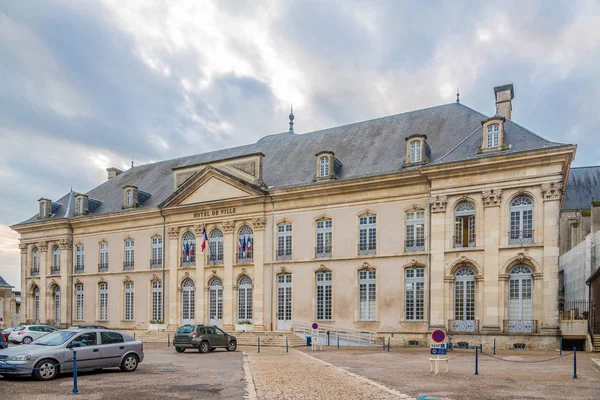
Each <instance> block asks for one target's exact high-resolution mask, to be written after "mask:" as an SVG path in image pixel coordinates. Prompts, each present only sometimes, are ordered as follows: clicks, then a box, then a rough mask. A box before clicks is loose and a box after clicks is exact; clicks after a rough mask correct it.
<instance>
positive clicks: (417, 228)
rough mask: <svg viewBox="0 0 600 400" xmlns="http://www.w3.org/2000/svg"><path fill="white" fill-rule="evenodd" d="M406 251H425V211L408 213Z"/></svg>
mask: <svg viewBox="0 0 600 400" xmlns="http://www.w3.org/2000/svg"><path fill="white" fill-rule="evenodd" d="M404 251H406V252H413V251H425V211H423V210H416V211H409V212H407V213H406V239H405V244H404Z"/></svg>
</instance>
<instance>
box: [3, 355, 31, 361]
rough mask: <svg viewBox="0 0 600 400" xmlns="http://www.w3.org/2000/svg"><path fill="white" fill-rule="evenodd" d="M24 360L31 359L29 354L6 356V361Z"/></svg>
mask: <svg viewBox="0 0 600 400" xmlns="http://www.w3.org/2000/svg"><path fill="white" fill-rule="evenodd" d="M26 360H31V356H30V355H26V354H23V355H19V356H12V357H9V358H8V361H26Z"/></svg>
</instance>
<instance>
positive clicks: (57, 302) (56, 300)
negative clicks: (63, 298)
mask: <svg viewBox="0 0 600 400" xmlns="http://www.w3.org/2000/svg"><path fill="white" fill-rule="evenodd" d="M53 295H54V325H55V326H57V327H59V326H60V287H58V286H56V287H55V288H54V293H53Z"/></svg>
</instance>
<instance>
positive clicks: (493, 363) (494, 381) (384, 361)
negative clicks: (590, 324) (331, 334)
mask: <svg viewBox="0 0 600 400" xmlns="http://www.w3.org/2000/svg"><path fill="white" fill-rule="evenodd" d="M301 351H303V352H305V353H307V354H310V355H311V356H315V357H317V358H319V359H321V360H324V361H327V362H329V363H331V364H333V365H335V366H338V367H341V368H343V369H344V370H347V371H350V372H353V373H355V374H357V375H361V376H365V377H367V378H370V379H372V380H374V381H377V382H379V383H381V384H383V385H385V386H387V387H389V388H392V389H395V390H397V391H399V392H401V393H406V394H408V395H410V396H413V397H420V396H422V395H424V394H426V395H427V397H434V398H452V399H466V400H469V399H473V400H475V399H574V398H576V399H600V366H599V365H598V364H596V363H595V362H594V361H593V360H592V358H599V357H598V354H594V353H583V352H581V353H577V376H578V379H573V355H572V352H569V353H567V352H564V357H563V358H560V359H557V360H554V361H549V362H543V363H528V364H525V363H516V362H506V361H500V360H496V359H493V358H491V357H488V356H481V355H480V358H479V375H478V376H475V375H474V370H475V354H474V350H456V351H453V352H451V353H450V354H449V355H448V358H449V372H448V373H447V374H446V373H444V372H442V373H441V374H440V375H437V376H436V375H434V374H431V373H430V372H429V361H428V358H429V357H430V355H429V349H395V350H394V349H392V351H391V352H389V353H388V352H384V351H381V350H377V349H341V350H338V349H336V348H326V347H324V348H323V351H322V352H317V351H315V352H311V351H310V350H309V349H308V350H307V349H304V348H303V349H302V350H301ZM558 355H559V354H558V353H557V352H519V351H506V352H502V353H498V354H497V355H496V356H497V357H500V358H503V359H507V360H511V361H535V360H545V359H549V358H553V357H557V356H558ZM444 368H445V367H441V368H440V370H441V371H444V370H445V369H444Z"/></svg>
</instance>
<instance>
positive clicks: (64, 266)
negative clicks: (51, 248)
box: [58, 238, 73, 326]
mask: <svg viewBox="0 0 600 400" xmlns="http://www.w3.org/2000/svg"><path fill="white" fill-rule="evenodd" d="M58 245H59V246H60V323H61V326H67V325H70V324H71V320H72V315H71V296H72V290H73V288H72V287H71V285H69V276H71V274H72V273H73V242H72V241H71V239H68V238H67V239H61V240H59V241H58Z"/></svg>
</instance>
